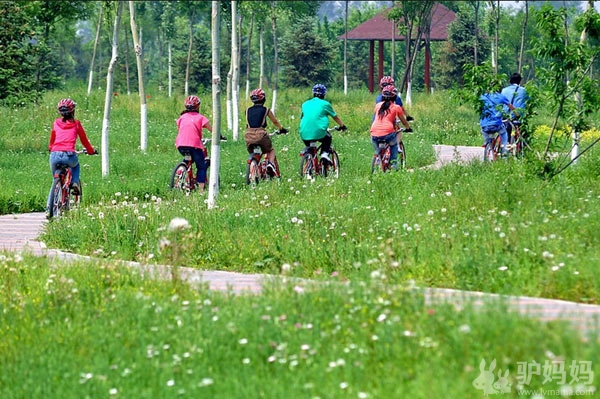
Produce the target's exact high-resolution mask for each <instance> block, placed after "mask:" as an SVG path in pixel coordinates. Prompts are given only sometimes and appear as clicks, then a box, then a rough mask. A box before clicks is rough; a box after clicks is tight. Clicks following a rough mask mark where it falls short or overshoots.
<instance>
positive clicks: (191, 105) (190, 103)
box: [185, 96, 200, 111]
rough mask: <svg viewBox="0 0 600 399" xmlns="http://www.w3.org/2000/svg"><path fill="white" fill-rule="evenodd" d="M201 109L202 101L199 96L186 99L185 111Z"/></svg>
mask: <svg viewBox="0 0 600 399" xmlns="http://www.w3.org/2000/svg"><path fill="white" fill-rule="evenodd" d="M199 108H200V99H199V98H198V96H188V98H186V99H185V109H187V110H188V111H198V109H199Z"/></svg>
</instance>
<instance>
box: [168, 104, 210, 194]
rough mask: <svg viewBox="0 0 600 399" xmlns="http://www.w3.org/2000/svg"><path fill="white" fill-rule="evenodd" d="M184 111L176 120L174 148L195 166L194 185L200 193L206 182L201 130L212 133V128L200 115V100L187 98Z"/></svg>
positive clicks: (204, 149)
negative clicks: (176, 131)
mask: <svg viewBox="0 0 600 399" xmlns="http://www.w3.org/2000/svg"><path fill="white" fill-rule="evenodd" d="M184 105H185V110H183V111H182V112H181V114H180V116H179V119H177V122H176V123H177V128H178V133H177V138H176V139H175V147H176V148H177V150H178V151H179V153H180V154H181V155H185V154H186V153H189V154H190V155H191V156H192V160H193V161H194V163H195V164H196V169H197V174H196V183H197V185H198V189H199V191H200V192H203V191H204V184H205V182H206V162H205V161H204V157H205V155H206V148H205V147H204V143H203V142H202V129H206V130H208V131H209V132H211V133H212V126H211V125H210V122H209V121H208V118H207V117H206V116H204V115H202V114H201V113H200V111H199V110H200V98H198V96H194V95H192V96H188V97H187V98H186V99H185V103H184Z"/></svg>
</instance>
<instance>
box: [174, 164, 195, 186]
mask: <svg viewBox="0 0 600 399" xmlns="http://www.w3.org/2000/svg"><path fill="white" fill-rule="evenodd" d="M170 186H171V188H174V189H177V190H185V188H186V187H191V182H190V181H189V178H188V173H187V165H186V164H185V162H182V163H180V164H179V165H177V166H175V169H173V173H171V183H170Z"/></svg>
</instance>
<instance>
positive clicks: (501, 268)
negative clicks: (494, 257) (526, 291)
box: [498, 266, 508, 272]
mask: <svg viewBox="0 0 600 399" xmlns="http://www.w3.org/2000/svg"><path fill="white" fill-rule="evenodd" d="M498 270H500V271H501V272H503V271H505V270H508V266H500V267H499V268H498Z"/></svg>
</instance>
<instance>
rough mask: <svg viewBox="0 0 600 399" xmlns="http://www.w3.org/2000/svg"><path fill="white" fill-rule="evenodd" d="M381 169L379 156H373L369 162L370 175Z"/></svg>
mask: <svg viewBox="0 0 600 399" xmlns="http://www.w3.org/2000/svg"><path fill="white" fill-rule="evenodd" d="M380 167H381V157H380V156H379V154H374V155H373V160H372V161H371V173H375V172H377V170H378V169H379V168H380Z"/></svg>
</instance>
